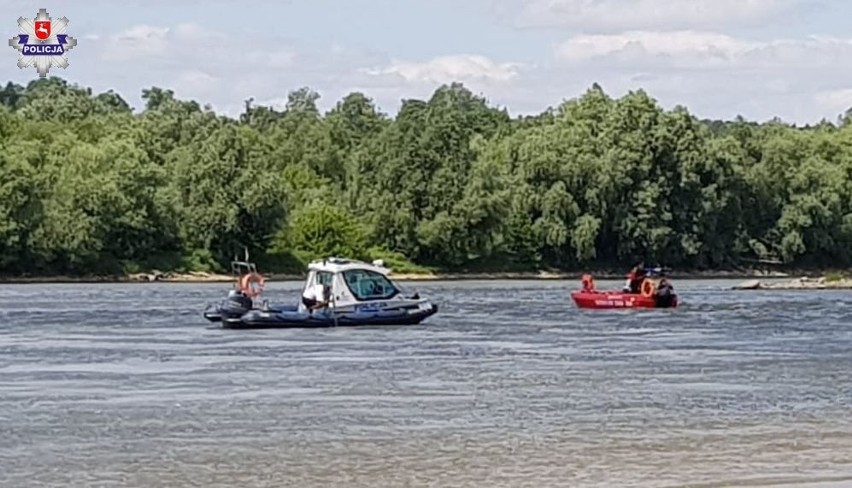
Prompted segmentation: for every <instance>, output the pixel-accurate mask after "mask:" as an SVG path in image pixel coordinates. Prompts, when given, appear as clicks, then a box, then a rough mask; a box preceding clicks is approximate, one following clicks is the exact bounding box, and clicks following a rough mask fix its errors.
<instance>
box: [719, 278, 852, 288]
mask: <svg viewBox="0 0 852 488" xmlns="http://www.w3.org/2000/svg"><path fill="white" fill-rule="evenodd" d="M731 289H732V290H738V291H748V290H852V278H843V277H840V276H836V277H834V276H832V277H819V278H809V277H801V278H796V279H793V280H789V281H781V282H773V283H767V282H764V281H761V280H749V281H745V282H743V283H740V284H738V285H736V286H734V287H732V288H731Z"/></svg>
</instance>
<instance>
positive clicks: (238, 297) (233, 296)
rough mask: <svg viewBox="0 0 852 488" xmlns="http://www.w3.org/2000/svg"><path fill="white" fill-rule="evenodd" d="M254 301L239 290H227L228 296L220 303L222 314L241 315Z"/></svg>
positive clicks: (225, 315) (228, 315)
mask: <svg viewBox="0 0 852 488" xmlns="http://www.w3.org/2000/svg"><path fill="white" fill-rule="evenodd" d="M253 306H254V303H253V302H252V300H251V298H249V297H247V296H246V295H244V294H243V293H242V292H241V291H239V290H231V291H230V292H228V298H227V299H226V300H225V301H224V302H223V303H222V316H223V318H225V317H233V318H237V317H242V316H243V315H244V314H245V313H246V312H248V311H249V310H251V309H252V307H253Z"/></svg>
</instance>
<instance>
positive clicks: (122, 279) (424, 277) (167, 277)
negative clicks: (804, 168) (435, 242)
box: [0, 270, 820, 283]
mask: <svg viewBox="0 0 852 488" xmlns="http://www.w3.org/2000/svg"><path fill="white" fill-rule="evenodd" d="M263 274H264V277H265V278H266V280H267V281H301V280H303V279H304V276H305V275H304V274H282V273H263ZM583 274H584V272H582V271H575V272H558V271H529V272H482V273H465V272H462V273H442V272H435V273H393V272H392V273H391V277H392V278H393V279H395V280H399V281H444V280H447V281H459V280H579V279H580V277H581V276H582V275H583ZM591 274H592V276H594V277H595V279H596V280H621V279H624V276H625V274H626V271H623V272H615V271H593V272H591ZM797 274H799V273H797ZM819 274H820V273H817V274H816V275H817V276H819ZM667 276H668V277H669V278H671V279H748V278H783V277H788V276H790V275H789V274H785V273H779V272H762V271H741V270H740V271H728V270H715V271H672V272H670V273H667ZM794 276H795V275H794ZM232 281H234V277H233V276H231V275H227V274H216V273H204V272H191V273H175V272H170V271H167V272H161V271H151V272H148V273H136V274H131V275H125V276H22V277H11V276H0V283H152V282H167V283H227V282H232Z"/></svg>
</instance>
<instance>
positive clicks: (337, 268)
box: [204, 257, 438, 329]
mask: <svg viewBox="0 0 852 488" xmlns="http://www.w3.org/2000/svg"><path fill="white" fill-rule="evenodd" d="M231 268H232V270H233V271H234V272H235V275H237V283H236V286H235V288H234V289H233V290H231V291H230V292H229V294H228V297H227V298H226V299H225V300H223V301H222V302H220V303H215V304H210V305H208V307H207V309H206V310H205V311H204V318H206V319H207V320H209V321H211V322H221V324H222V327H225V328H232V329H257V328H311V327H343V326H365V325H366V326H375V325H415V324H419V323H420V322H422V321H423V320H425V319H426V318H428V317H431V316H432V315H434V314H435V313H437V312H438V305H437V304H435V303H432V302H431V301H429V300H428V299H425V298H421V297H420V295H419V294H418V293H414V294H411V295H407V294H405V293H404V292H403V291H402V290H401V289H400V287H399V286H398V285H397V284H396V283H394V282H393V280H391V279H390V277H389V275H390V272H391V270H390V269H388V268H386V267H385V266H384V263H383V262H382V261H381V260H376V261H373V262H372V263H366V262H363V261H358V260H354V259H344V258H337V257H332V258H327V259H322V260H316V261H313V262H311V263H310V264H308V274H307V277H306V278H305V283H304V287H303V288H302V295H301V300H300V302H299V303H298V304H296V305H269V302H268V300H261V299H260V297H261V294H262V293H263V285H264V283H265V279H264V277H263V276H262V275H260V274H259V273H258V272H257V269H256V267H255V266H254V264H253V263H249V262H244V261H243V262H240V261H234V262H233V263H232V264H231Z"/></svg>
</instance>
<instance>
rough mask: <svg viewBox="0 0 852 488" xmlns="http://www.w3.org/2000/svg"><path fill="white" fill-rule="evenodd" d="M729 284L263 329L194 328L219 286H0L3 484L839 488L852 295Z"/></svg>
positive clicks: (447, 300)
mask: <svg viewBox="0 0 852 488" xmlns="http://www.w3.org/2000/svg"><path fill="white" fill-rule="evenodd" d="M606 284H607V283H603V284H602V285H604V286H605V285H606ZM609 284H610V285H611V286H618V285H619V283H615V282H611V283H609ZM731 284H732V283H731V282H727V281H680V282H676V283H675V285H676V287H677V291H678V292H680V293H681V296H682V300H683V301H684V304H683V306H682V307H681V308H680V309H677V310H660V311H653V310H652V311H581V310H578V309H576V308H575V307H574V305H573V303H571V301H570V299H569V297H568V292H569V290H570V289H571V288H573V287H574V286H575V285H576V284H575V283H573V282H562V281H547V282H535V281H527V282H509V281H500V282H435V283H416V284H415V283H409V284H406V286H407V287H409V288H416V289H419V290H420V291H421V293H423V294H428V295H429V296H433V297H434V298H435V299H436V300H437V301H438V302H440V304H441V310H440V312H439V313H438V315H435V316H433V317H431V318H430V319H428V320H427V321H426V322H425V323H424V324H422V325H420V326H414V327H387V328H361V329H357V328H340V329H325V330H258V331H255V330H249V331H231V330H222V329H219V328H217V327H216V326H214V325H212V324H209V323H207V322H206V321H205V320H204V319H203V318H202V317H201V315H200V314H201V311H202V309H203V307H204V305H205V304H206V302H208V301H212V300H215V299H218V298H220V297H221V296H222V295H223V294H224V292H225V290H226V289H227V287H228V285H227V284H210V285H195V284H160V283H152V284H124V285H2V286H0V486H3V487H7V486H8V487H16V488H17V487H29V486H62V487H70V486H74V487H76V486H80V487H83V486H85V487H101V486H103V487H107V486H109V487H114V486H134V487H161V486H162V487H165V486H181V487H184V486H204V487H225V486H228V487H231V486H240V487H250V486H251V487H256V486H294V487H331V486H346V487H352V486H356V487H396V486H436V487H449V486H465V487H467V486H476V487H503V486H507V487H508V486H511V487H551V486H571V487H575V486H576V487H581V486H582V487H585V486H589V487H597V486H601V487H603V486H606V487H612V486H617V487H627V486H654V487H669V486H701V487H704V486H706V487H710V486H767V485H771V486H814V487H816V486H819V487H827V486H852V409H851V408H850V406H852V293H850V292H831V291H821V292H808V291H801V292H799V291H795V292H793V291H791V292H778V291H776V292H760V291H753V292H731V291H726V289H727V288H729V287H730V285H731ZM299 287H300V283H273V284H272V285H271V286H268V287H267V290H268V291H267V296H268V297H269V298H270V299H272V301H273V302H279V301H281V302H283V301H291V300H292V301H295V300H296V299H297V297H298V291H299Z"/></svg>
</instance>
